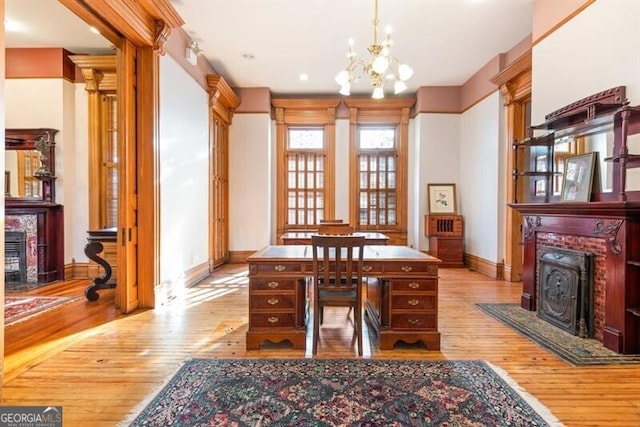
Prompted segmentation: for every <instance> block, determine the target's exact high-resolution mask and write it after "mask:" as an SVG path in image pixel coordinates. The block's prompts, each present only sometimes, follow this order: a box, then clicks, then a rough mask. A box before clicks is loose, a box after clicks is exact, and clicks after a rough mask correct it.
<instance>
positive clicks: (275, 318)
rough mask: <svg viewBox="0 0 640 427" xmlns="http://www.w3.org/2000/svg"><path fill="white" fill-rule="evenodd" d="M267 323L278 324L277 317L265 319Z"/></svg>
mask: <svg viewBox="0 0 640 427" xmlns="http://www.w3.org/2000/svg"><path fill="white" fill-rule="evenodd" d="M267 322H269V323H278V317H277V316H271V317H269V318H267Z"/></svg>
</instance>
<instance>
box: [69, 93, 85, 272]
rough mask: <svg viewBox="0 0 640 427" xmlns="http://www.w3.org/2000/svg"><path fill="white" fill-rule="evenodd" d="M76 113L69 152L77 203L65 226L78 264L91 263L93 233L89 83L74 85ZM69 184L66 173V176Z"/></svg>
mask: <svg viewBox="0 0 640 427" xmlns="http://www.w3.org/2000/svg"><path fill="white" fill-rule="evenodd" d="M74 86H75V87H74V97H75V112H74V123H73V126H74V131H75V138H74V144H73V148H72V149H71V150H68V152H67V154H69V155H70V156H69V157H70V161H71V162H72V163H70V164H69V168H67V169H72V170H73V175H74V181H73V191H72V193H73V200H72V201H71V203H70V205H69V208H68V209H65V217H66V216H72V217H73V222H71V223H70V224H69V227H68V228H67V226H66V224H65V236H68V237H66V238H65V246H66V245H67V242H70V243H69V244H70V245H71V248H72V257H73V258H75V260H76V261H77V262H88V261H89V259H88V258H87V256H86V255H85V253H84V247H85V245H86V244H87V231H88V230H89V161H88V159H89V99H88V98H89V97H88V92H87V91H86V84H85V83H77V84H75V85H74ZM65 180H66V173H65Z"/></svg>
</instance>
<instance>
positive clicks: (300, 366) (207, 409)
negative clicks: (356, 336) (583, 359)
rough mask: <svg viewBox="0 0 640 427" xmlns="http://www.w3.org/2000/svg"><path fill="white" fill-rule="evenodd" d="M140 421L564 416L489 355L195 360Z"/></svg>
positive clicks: (466, 422)
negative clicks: (481, 358) (463, 358)
mask: <svg viewBox="0 0 640 427" xmlns="http://www.w3.org/2000/svg"><path fill="white" fill-rule="evenodd" d="M534 408H535V409H534ZM126 422H127V421H126V420H125V421H123V425H127V424H126ZM130 425H131V426H163V427H164V426H195V425H198V426H205V425H206V426H285V425H286V426H424V425H430V426H472V425H473V426H527V427H530V426H548V425H553V426H557V425H562V424H561V423H559V422H558V421H557V419H555V418H554V417H553V416H552V415H551V414H550V413H549V411H548V410H547V409H546V408H545V407H543V406H542V405H541V404H540V403H539V402H538V401H537V400H536V399H535V398H533V397H532V396H531V395H529V394H528V393H526V392H525V391H524V390H522V389H521V388H520V387H519V386H518V385H517V384H516V383H515V382H514V381H513V380H512V379H510V378H509V377H508V375H507V374H506V373H505V372H503V371H502V370H501V369H499V368H496V367H493V366H491V365H490V364H488V363H487V362H483V361H423V360H368V359H367V360H363V359H347V360H340V359H332V360H327V359H293V360H279V359H242V360H218V359H193V360H189V361H187V362H186V363H185V364H184V365H183V366H182V367H181V368H180V370H179V371H178V372H177V374H175V376H173V377H172V378H171V379H170V381H169V382H168V383H167V385H166V386H165V387H164V388H163V389H162V390H161V391H160V392H159V393H158V394H157V395H156V396H155V397H154V398H153V400H152V401H151V402H150V403H149V404H148V405H147V406H146V407H145V408H144V409H143V410H142V412H141V413H140V415H138V416H137V417H136V418H135V420H134V421H133V423H132V424H130Z"/></svg>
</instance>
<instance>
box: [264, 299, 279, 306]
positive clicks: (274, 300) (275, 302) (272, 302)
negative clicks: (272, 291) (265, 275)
mask: <svg viewBox="0 0 640 427" xmlns="http://www.w3.org/2000/svg"><path fill="white" fill-rule="evenodd" d="M279 302H280V300H279V299H278V298H269V299H268V300H267V303H269V304H271V305H276V304H278V303H279Z"/></svg>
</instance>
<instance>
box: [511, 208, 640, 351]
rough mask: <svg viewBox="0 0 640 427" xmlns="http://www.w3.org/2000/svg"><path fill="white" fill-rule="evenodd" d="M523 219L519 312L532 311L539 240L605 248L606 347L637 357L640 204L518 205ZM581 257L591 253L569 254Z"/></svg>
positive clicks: (639, 333)
mask: <svg viewBox="0 0 640 427" xmlns="http://www.w3.org/2000/svg"><path fill="white" fill-rule="evenodd" d="M510 206H511V207H513V208H514V209H516V210H517V211H518V212H520V213H521V214H522V216H523V219H524V220H523V225H524V233H523V237H524V241H523V243H524V249H523V250H524V268H523V275H522V296H521V306H522V307H523V308H525V309H527V310H530V311H535V310H536V301H537V286H536V284H537V274H538V273H537V259H536V254H537V245H538V244H539V239H538V235H539V234H540V233H548V234H547V236H548V235H552V236H553V237H555V238H557V239H558V241H565V240H566V238H567V237H576V236H578V237H581V236H582V237H589V238H595V239H600V240H601V241H602V242H603V243H604V247H605V248H606V249H605V254H604V260H605V261H604V265H603V266H602V267H603V268H604V271H603V274H604V277H605V282H606V283H605V284H604V292H603V295H602V299H603V301H602V304H603V306H602V307H601V309H602V310H603V313H604V314H603V316H604V324H603V330H602V340H603V344H604V345H605V347H607V348H609V349H611V350H613V351H616V352H618V353H624V354H632V353H639V352H640V317H639V316H638V313H639V307H640V287H638V281H639V280H640V202H591V203H568V202H565V203H528V204H527V203H518V204H511V205H510ZM573 249H583V250H585V251H588V250H590V249H591V248H588V247H586V248H573Z"/></svg>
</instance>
